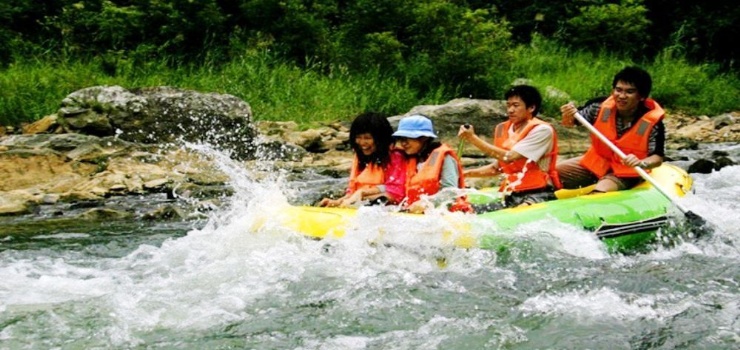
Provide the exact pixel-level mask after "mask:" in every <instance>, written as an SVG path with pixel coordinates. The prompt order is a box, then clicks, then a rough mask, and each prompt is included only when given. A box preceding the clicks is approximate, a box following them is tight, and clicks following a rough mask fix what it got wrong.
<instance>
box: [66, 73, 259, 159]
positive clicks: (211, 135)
mask: <svg viewBox="0 0 740 350" xmlns="http://www.w3.org/2000/svg"><path fill="white" fill-rule="evenodd" d="M57 115H58V118H59V119H58V121H59V123H60V124H61V125H63V126H64V127H65V129H67V131H71V132H79V133H83V134H88V135H95V136H101V137H103V136H117V137H119V138H121V139H122V140H126V141H131V142H138V143H156V144H163V143H172V142H180V141H186V142H192V143H209V144H211V145H216V146H218V147H220V148H222V149H224V150H227V151H229V152H231V154H232V155H233V156H234V157H235V158H239V159H248V158H253V157H254V147H253V145H252V140H253V139H254V136H255V129H254V128H253V127H252V125H251V119H252V110H251V107H250V106H249V105H248V104H247V103H246V102H244V101H243V100H241V99H239V98H237V97H235V96H232V95H228V94H217V93H202V92H197V91H192V90H185V89H179V88H173V87H167V86H159V87H147V88H141V89H134V90H126V89H124V88H122V87H120V86H93V87H89V88H85V89H82V90H78V91H75V92H73V93H71V94H69V95H68V96H67V97H66V98H65V99H64V100H63V101H62V106H61V108H60V109H59V111H58V112H57Z"/></svg>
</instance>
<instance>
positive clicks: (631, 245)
mask: <svg viewBox="0 0 740 350" xmlns="http://www.w3.org/2000/svg"><path fill="white" fill-rule="evenodd" d="M651 176H652V177H653V178H654V179H655V180H656V181H657V182H658V184H660V185H661V186H662V187H663V189H665V190H666V191H668V192H669V193H672V194H674V195H675V196H676V197H682V196H684V195H685V194H686V193H688V192H689V191H690V190H691V187H692V185H693V180H692V179H691V177H690V176H689V175H688V174H687V173H686V172H685V171H684V170H683V169H681V168H679V167H677V166H675V165H671V164H663V165H662V166H660V167H658V168H655V169H653V171H652V172H651ZM584 192H587V191H582V190H561V191H558V193H556V194H557V196H558V198H561V199H558V200H555V201H550V202H546V203H539V204H535V205H531V206H528V207H522V208H511V209H504V210H499V211H495V212H490V213H483V214H479V215H478V220H482V221H478V223H479V224H480V225H488V226H489V229H488V230H489V231H490V226H491V223H495V227H496V228H497V230H495V231H496V232H499V230H500V231H502V232H505V231H509V230H511V229H513V228H515V227H516V226H518V225H522V224H525V223H531V222H535V221H538V220H542V219H546V218H553V219H556V220H558V221H560V222H563V223H566V224H572V225H574V226H577V227H580V228H582V229H585V230H589V231H593V232H595V234H596V236H597V237H598V238H600V239H602V241H603V242H604V243H605V244H606V246H607V248H608V249H609V251H612V252H624V251H634V250H639V249H642V248H644V247H645V246H646V245H647V244H648V243H650V242H653V241H654V240H655V238H656V233H657V231H658V228H660V227H662V226H665V224H666V223H667V216H668V213H669V210H670V208H671V207H672V205H673V204H672V202H671V200H669V199H668V198H666V197H665V196H664V195H663V194H661V193H660V192H659V191H658V190H657V189H655V188H653V186H652V185H650V183H648V182H643V183H642V184H640V185H638V186H636V187H635V188H633V189H630V190H625V191H618V192H609V193H601V194H592V195H585V196H584V195H581V194H583V193H584ZM489 198H490V197H489ZM510 244H512V243H511V242H510V237H508V236H507V235H504V234H482V235H481V237H480V238H479V246H480V247H481V248H484V249H497V250H500V249H504V248H506V247H507V246H508V245H510Z"/></svg>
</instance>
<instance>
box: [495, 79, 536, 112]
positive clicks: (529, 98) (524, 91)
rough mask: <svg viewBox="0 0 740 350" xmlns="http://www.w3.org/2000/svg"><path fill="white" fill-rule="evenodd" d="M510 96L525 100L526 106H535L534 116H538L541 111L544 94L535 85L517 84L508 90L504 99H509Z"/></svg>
mask: <svg viewBox="0 0 740 350" xmlns="http://www.w3.org/2000/svg"><path fill="white" fill-rule="evenodd" d="M510 97H519V98H521V99H522V101H524V105H525V106H526V107H530V106H534V111H533V112H532V115H533V116H536V115H537V113H539V112H540V108H541V107H542V95H540V92H539V91H538V90H537V88H536V87H534V86H529V85H515V86H512V87H511V88H509V90H506V93H505V94H504V99H505V100H508V99H509V98H510Z"/></svg>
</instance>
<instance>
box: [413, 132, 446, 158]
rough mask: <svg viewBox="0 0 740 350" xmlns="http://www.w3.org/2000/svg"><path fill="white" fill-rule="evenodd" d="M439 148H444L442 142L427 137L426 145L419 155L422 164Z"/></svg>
mask: <svg viewBox="0 0 740 350" xmlns="http://www.w3.org/2000/svg"><path fill="white" fill-rule="evenodd" d="M439 146H442V143H441V142H439V141H437V139H435V138H432V137H427V139H426V141H425V142H424V145H423V146H422V147H421V149H420V150H419V153H418V154H417V157H418V158H419V160H420V162H421V161H424V160H426V159H427V158H428V157H429V154H431V153H432V151H434V150H435V149H437V147H439Z"/></svg>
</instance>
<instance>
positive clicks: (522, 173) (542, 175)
mask: <svg viewBox="0 0 740 350" xmlns="http://www.w3.org/2000/svg"><path fill="white" fill-rule="evenodd" d="M538 125H545V126H547V127H548V128H552V126H551V125H550V124H549V123H547V122H544V121H542V120H541V119H538V118H533V119H530V120H529V122H527V125H526V126H524V128H523V129H522V130H521V131H519V132H514V133H511V132H509V131H510V130H511V126H512V123H511V121H506V122H503V123H500V124H498V125H496V128H495V129H494V132H493V144H494V145H495V146H497V147H500V148H503V149H505V150H507V151H510V150H511V149H512V148H513V147H514V145H515V144H516V143H517V142H519V141H521V140H522V139H524V137H526V136H527V134H529V132H530V131H532V129H534V127H535V126H538ZM552 142H553V144H552V150H550V152H549V153H547V154H545V155H544V156H545V157H549V158H550V166H549V168H548V170H547V172H545V171H542V169H540V167H539V166H538V165H537V162H536V161H534V162H533V161H529V160H528V159H527V158H524V157H523V158H519V159H517V160H515V161H512V162H504V161H499V163H498V164H499V167H500V168H501V170H502V171H503V172H504V174H506V179H505V181H501V187H500V188H499V191H501V192H504V191H505V190H507V189H508V190H510V191H512V192H522V191H529V190H537V189H544V188H546V187H547V186H548V184H549V183H552V185H553V186H554V187H555V188H561V187H562V186H561V185H560V177H559V176H558V172H557V171H556V170H555V169H556V162H557V158H558V139H557V134H556V133H555V130H554V129H553V133H552ZM520 177H521V179H520ZM548 180H549V181H548Z"/></svg>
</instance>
